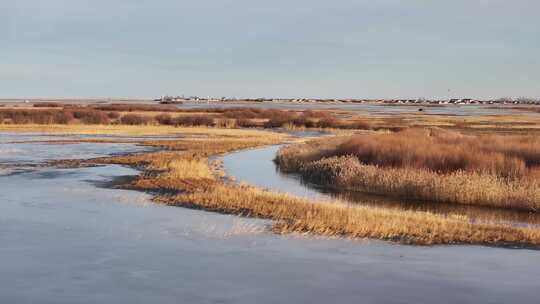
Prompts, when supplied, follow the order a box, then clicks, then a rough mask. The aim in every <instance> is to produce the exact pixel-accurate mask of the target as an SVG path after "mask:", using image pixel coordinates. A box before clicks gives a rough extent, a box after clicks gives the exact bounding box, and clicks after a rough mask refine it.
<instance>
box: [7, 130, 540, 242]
mask: <svg viewBox="0 0 540 304" xmlns="http://www.w3.org/2000/svg"><path fill="white" fill-rule="evenodd" d="M3 127H6V126H2V128H3ZM7 127H8V128H11V129H12V130H13V128H18V129H17V130H25V131H28V130H30V129H29V127H30V126H27V125H20V126H13V125H8V126H7ZM31 127H33V128H34V129H32V130H34V131H35V130H39V128H44V127H45V128H46V129H45V130H48V131H50V132H61V133H78V134H139V135H142V134H168V133H170V132H177V131H180V132H186V133H185V135H186V136H187V135H189V134H192V135H197V136H199V137H198V138H187V137H182V138H178V139H177V140H152V141H145V142H144V144H147V145H152V146H155V147H159V148H161V149H162V150H161V151H158V152H149V153H140V154H133V155H126V156H115V157H107V158H100V159H95V160H90V161H88V162H90V163H102V164H104V163H105V164H107V163H115V164H123V165H130V166H136V167H139V168H142V169H144V172H143V173H142V174H141V175H140V176H139V177H138V178H137V179H136V180H135V181H133V183H132V184H131V186H132V187H134V188H136V189H140V190H147V191H152V193H154V194H155V195H157V196H156V197H155V199H156V201H158V202H161V203H165V204H169V205H173V206H184V207H190V208H199V209H205V210H211V211H217V212H223V213H230V214H237V215H242V216H253V217H260V218H266V219H272V220H273V226H272V227H273V230H274V231H275V232H277V233H290V232H298V233H313V234H319V235H326V236H339V237H351V238H376V239H382V240H390V241H396V242H402V243H409V244H420V245H433V244H484V245H497V246H499V245H505V246H506V245H509V246H525V247H538V246H540V230H539V229H535V228H524V227H511V226H507V225H504V224H489V223H485V224H473V223H471V222H470V220H469V219H468V218H466V217H463V216H451V217H442V216H438V215H435V214H431V213H426V212H414V211H399V210H383V209H379V208H374V207H361V206H351V205H347V204H344V203H342V202H339V201H331V202H313V201H308V200H305V199H300V198H297V197H292V196H289V195H286V194H280V193H273V192H268V191H263V190H260V189H257V188H253V187H250V186H241V185H236V184H233V183H230V182H226V181H224V180H223V179H222V178H221V176H220V174H218V173H219V172H216V170H215V169H213V168H212V167H211V165H210V164H209V157H211V156H215V155H217V154H221V153H226V152H230V151H233V150H237V149H245V148H250V147H256V146H260V145H267V144H276V143H281V142H283V141H285V140H287V139H288V138H287V136H286V135H283V134H277V133H273V132H267V131H260V130H238V129H216V128H174V127H170V126H124V125H122V126H108V125H103V126H97V127H96V126H86V125H52V126H40V125H32V126H31ZM0 129H1V128H0ZM344 138H345V137H340V138H326V139H325V141H326V143H330V142H338V141H339V140H343V139H344ZM318 144H320V146H321V147H324V146H325V145H324V144H322V143H318ZM79 162H80V161H79Z"/></svg>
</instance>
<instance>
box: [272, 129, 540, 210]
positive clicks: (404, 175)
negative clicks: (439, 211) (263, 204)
mask: <svg viewBox="0 0 540 304" xmlns="http://www.w3.org/2000/svg"><path fill="white" fill-rule="evenodd" d="M538 157H540V142H539V141H538V139H537V138H536V137H534V136H501V135H499V136H497V135H488V136H482V135H477V136H464V135H461V134H459V133H456V132H449V131H443V130H439V129H435V130H433V129H432V130H409V131H405V132H399V133H394V134H376V133H372V134H365V135H355V136H352V137H338V138H335V139H333V140H328V139H325V140H316V141H314V142H311V143H308V144H302V145H294V146H289V147H286V148H283V149H281V150H280V152H279V153H278V155H277V157H276V162H277V163H278V164H279V166H280V169H281V170H283V171H285V172H295V173H299V174H300V175H301V176H302V177H303V178H304V179H305V180H307V181H309V182H313V183H317V184H321V185H325V186H327V187H334V188H340V189H351V190H359V191H365V192H370V193H376V194H382V195H388V196H393V197H399V198H405V199H416V200H425V201H434V202H448V203H459V204H470V205H484V206H493V207H502V208H516V209H524V210H532V211H536V210H539V209H540V180H539V179H538V167H537V166H538Z"/></svg>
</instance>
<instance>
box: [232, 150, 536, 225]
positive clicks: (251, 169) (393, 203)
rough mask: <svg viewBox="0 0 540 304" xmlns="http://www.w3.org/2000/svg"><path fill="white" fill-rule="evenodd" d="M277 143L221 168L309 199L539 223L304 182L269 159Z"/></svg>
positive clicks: (529, 217) (522, 216) (493, 211)
mask: <svg viewBox="0 0 540 304" xmlns="http://www.w3.org/2000/svg"><path fill="white" fill-rule="evenodd" d="M279 148H280V146H270V147H264V148H258V149H252V150H245V151H240V152H235V153H230V154H228V155H226V156H224V157H223V162H224V167H225V171H226V172H227V174H228V175H230V176H233V177H235V178H236V180H237V181H239V182H246V183H249V184H252V185H255V186H258V187H261V188H267V189H271V190H274V191H279V192H285V193H290V194H294V195H297V196H301V197H305V198H308V199H310V200H314V201H316V200H333V199H340V200H343V201H347V202H351V203H353V204H362V205H368V206H377V207H384V208H391V209H400V210H414V211H427V212H432V213H437V214H440V215H445V216H450V215H452V216H453V215H460V216H467V217H468V218H470V219H471V221H473V222H474V221H483V222H502V223H511V224H514V225H519V226H528V225H534V226H539V225H540V214H538V213H533V212H525V211H514V210H504V209H497V208H488V207H479V206H468V205H457V204H445V203H427V202H418V201H414V200H400V199H396V198H388V197H384V196H378V195H371V194H366V193H362V192H357V191H331V190H328V189H324V188H321V187H317V186H316V185H312V184H306V183H304V182H303V181H302V179H301V178H300V177H298V176H296V175H294V174H284V173H281V172H280V171H279V170H278V169H277V167H276V165H275V164H274V162H273V159H274V157H275V156H276V153H277V151H278V150H279Z"/></svg>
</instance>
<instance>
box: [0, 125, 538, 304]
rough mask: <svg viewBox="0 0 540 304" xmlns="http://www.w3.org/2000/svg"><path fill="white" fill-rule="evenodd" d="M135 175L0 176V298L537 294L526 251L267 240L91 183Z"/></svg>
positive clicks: (351, 298)
mask: <svg viewBox="0 0 540 304" xmlns="http://www.w3.org/2000/svg"><path fill="white" fill-rule="evenodd" d="M17 136H19V135H16V136H14V138H15V139H17ZM4 139H5V138H4V137H0V140H4ZM11 145H12V144H7V143H6V141H3V142H2V143H1V144H0V147H2V148H4V149H9V148H10V146H11ZM90 145H94V148H93V151H94V152H95V151H99V154H100V155H103V154H107V153H108V152H112V150H114V149H113V148H111V149H112V150H111V151H109V148H110V147H114V146H109V145H108V144H90ZM77 147H81V149H82V148H83V147H84V149H85V150H87V149H88V148H89V147H88V146H80V145H63V146H58V147H57V146H51V145H43V147H41V148H35V150H33V151H46V150H48V151H47V153H48V155H50V156H51V157H60V156H59V155H56V154H55V151H58V153H59V154H62V155H64V154H65V153H66V151H65V150H63V149H71V151H72V152H73V153H79V152H80V154H78V155H83V154H84V153H82V152H81V151H79V150H77ZM124 148H125V149H124V150H123V151H124V152H127V151H129V149H138V148H137V147H136V146H135V145H131V146H124ZM94 152H92V153H94ZM96 153H97V152H96ZM17 157H18V156H17V155H15V154H13V155H12V158H8V157H5V159H4V161H6V162H9V163H13V162H16V161H17ZM42 160H44V157H43V156H42V155H35V159H32V158H29V157H26V158H25V159H24V161H32V162H40V161H42ZM261 163H262V162H261ZM254 168H256V167H254ZM251 170H253V168H252V169H251ZM135 174H138V172H137V171H136V170H134V169H130V168H126V167H122V166H117V165H107V166H101V167H89V168H74V169H59V168H54V167H43V166H41V167H35V168H32V169H31V170H29V171H26V172H20V173H18V174H13V175H9V176H0V244H2V245H1V246H0V303H55V304H57V303H328V302H335V303H359V302H361V303H479V302H490V303H509V302H517V303H537V301H538V291H537V285H538V281H539V280H540V265H539V263H538V259H539V253H538V251H533V250H509V249H501V248H488V247H479V246H436V247H415V246H402V245H396V244H391V243H387V242H380V241H350V240H343V239H325V238H306V237H301V236H297V235H289V236H278V235H274V234H272V233H270V232H269V231H268V225H269V222H268V221H265V220H257V219H247V218H240V217H236V216H230V215H221V214H216V213H210V212H204V211H200V210H190V209H185V208H178V207H168V206H163V205H158V204H154V203H152V202H151V197H150V196H149V195H148V194H145V193H141V192H136V191H129V190H119V189H108V188H103V187H101V186H100V185H103V184H104V183H106V182H107V181H112V180H114V179H115V178H118V177H123V176H130V175H135ZM502 278H504V279H502Z"/></svg>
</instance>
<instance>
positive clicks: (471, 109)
mask: <svg viewBox="0 0 540 304" xmlns="http://www.w3.org/2000/svg"><path fill="white" fill-rule="evenodd" d="M178 108H181V109H209V108H260V109H281V110H324V109H335V110H347V111H359V112H366V113H371V114H399V113H418V109H422V110H423V111H422V113H425V114H437V115H458V116H469V115H470V116H475V115H497V114H499V115H500V114H512V113H523V112H522V111H519V110H516V109H505V108H502V107H499V108H495V107H490V106H486V105H437V106H422V105H391V104H374V103H356V104H348V103H268V102H265V103H262V102H259V103H257V102H251V103H245V102H227V103H197V102H186V103H184V104H181V105H178Z"/></svg>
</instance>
